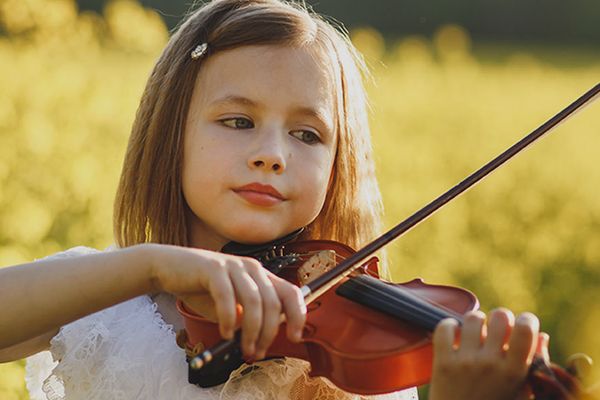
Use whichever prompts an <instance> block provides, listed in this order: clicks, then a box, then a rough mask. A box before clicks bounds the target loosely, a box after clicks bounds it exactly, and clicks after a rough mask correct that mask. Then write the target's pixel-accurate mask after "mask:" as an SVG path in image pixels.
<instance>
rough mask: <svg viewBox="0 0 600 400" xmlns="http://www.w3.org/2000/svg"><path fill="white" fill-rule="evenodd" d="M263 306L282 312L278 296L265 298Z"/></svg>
mask: <svg viewBox="0 0 600 400" xmlns="http://www.w3.org/2000/svg"><path fill="white" fill-rule="evenodd" d="M263 307H264V308H265V309H267V310H270V311H273V312H276V313H281V310H282V306H281V302H280V301H279V300H278V299H277V298H276V297H267V298H265V299H263Z"/></svg>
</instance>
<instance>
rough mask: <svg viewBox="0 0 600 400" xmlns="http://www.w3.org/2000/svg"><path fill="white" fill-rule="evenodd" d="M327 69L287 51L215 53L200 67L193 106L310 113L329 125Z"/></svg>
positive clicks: (307, 54)
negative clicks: (233, 102)
mask: <svg viewBox="0 0 600 400" xmlns="http://www.w3.org/2000/svg"><path fill="white" fill-rule="evenodd" d="M334 86H335V85H334V79H333V76H332V73H331V68H329V67H328V66H327V63H326V62H324V61H323V57H320V56H319V55H318V53H317V52H315V51H312V50H310V49H306V48H298V47H287V46H274V45H266V46H265V45H263V46H244V47H239V48H236V49H232V50H227V51H223V52H218V53H216V54H214V55H211V56H210V57H208V58H207V59H206V61H205V63H204V64H203V65H202V67H201V70H200V72H199V75H198V78H197V80H196V84H195V88H194V99H193V100H192V101H193V102H194V100H197V101H196V104H195V105H196V106H200V107H203V108H204V107H212V106H215V105H218V103H219V102H220V101H221V100H223V99H227V98H230V99H231V98H245V99H249V100H251V103H254V104H255V105H257V104H263V105H268V106H269V107H287V106H294V107H296V108H298V107H301V108H307V109H314V110H315V111H317V112H319V113H321V114H328V117H329V118H328V119H329V120H330V121H333V117H334V104H335V101H334V99H335V87H334Z"/></svg>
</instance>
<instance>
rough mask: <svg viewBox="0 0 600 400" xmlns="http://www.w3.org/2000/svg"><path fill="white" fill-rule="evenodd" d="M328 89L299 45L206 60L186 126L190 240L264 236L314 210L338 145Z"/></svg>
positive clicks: (323, 71) (285, 229) (294, 225)
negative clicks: (297, 46)
mask: <svg viewBox="0 0 600 400" xmlns="http://www.w3.org/2000/svg"><path fill="white" fill-rule="evenodd" d="M333 94H334V84H333V82H331V77H330V73H329V72H328V70H327V68H323V66H322V65H320V64H319V61H318V57H316V56H315V55H314V53H312V52H310V51H309V50H306V49H301V48H293V47H284V46H273V45H263V46H245V47H240V48H237V49H233V50H228V51H224V52H220V53H216V54H215V55H212V56H210V57H209V58H208V59H207V60H206V61H205V63H204V65H203V66H202V68H201V72H200V74H199V76H198V78H197V80H196V83H195V87H194V92H193V95H192V100H191V104H190V110H189V114H188V119H187V124H186V127H185V140H184V156H183V176H182V186H183V194H184V197H185V199H186V201H187V204H188V205H189V208H190V210H191V211H192V212H191V213H190V215H188V219H187V224H188V228H189V234H190V245H192V246H194V247H202V248H207V249H212V250H219V249H220V248H221V247H222V246H223V245H225V244H226V243H227V242H228V241H231V240H234V241H237V242H243V243H261V242H268V241H271V240H273V239H276V238H278V237H281V236H283V235H285V234H287V233H290V232H292V231H294V230H295V229H298V228H300V227H302V226H306V225H308V224H309V223H310V222H311V221H313V220H314V219H315V218H316V217H317V215H318V214H319V212H320V210H321V208H322V206H323V203H324V200H325V195H326V193H327V188H328V183H329V181H330V177H331V173H332V166H333V161H334V157H335V151H336V150H335V149H336V144H337V137H336V129H335V124H334V115H335V114H334V95H333Z"/></svg>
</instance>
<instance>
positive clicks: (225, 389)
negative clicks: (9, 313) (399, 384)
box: [25, 247, 417, 400]
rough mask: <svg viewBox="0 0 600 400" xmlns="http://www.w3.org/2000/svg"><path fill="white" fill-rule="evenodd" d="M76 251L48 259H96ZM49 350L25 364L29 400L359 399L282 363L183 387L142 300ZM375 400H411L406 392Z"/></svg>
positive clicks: (170, 339) (87, 321) (102, 315)
mask: <svg viewBox="0 0 600 400" xmlns="http://www.w3.org/2000/svg"><path fill="white" fill-rule="evenodd" d="M94 252H96V250H93V249H89V248H83V247H77V248H74V249H71V250H69V251H67V252H64V253H59V254H57V255H55V256H52V257H69V256H75V255H82V254H90V253H94ZM50 345H51V347H50V351H43V352H40V353H38V354H35V355H33V356H31V357H29V358H27V365H26V376H25V379H26V383H27V389H28V390H29V393H30V397H31V400H63V399H65V400H79V399H87V400H100V399H106V400H109V399H110V400H125V399H127V400H133V399H140V400H146V399H161V400H163V399H164V400H188V399H223V400H226V399H265V400H267V399H277V400H279V399H281V400H283V399H359V398H361V397H360V396H357V395H351V394H347V393H345V392H343V391H341V390H339V389H336V388H335V387H334V386H333V385H332V384H331V383H329V382H328V381H327V380H326V379H322V378H309V377H308V369H309V366H308V363H306V362H305V361H302V360H297V359H292V358H286V359H280V360H269V361H262V362H258V363H255V364H254V365H255V366H256V365H258V366H260V368H256V369H254V370H253V371H252V372H250V373H248V374H244V373H242V371H243V370H244V368H246V366H242V367H240V368H239V369H238V370H237V371H235V372H234V373H233V374H232V376H231V378H230V379H229V380H228V381H227V382H226V383H224V384H222V385H219V386H215V387H212V388H208V389H203V388H199V387H196V386H194V385H191V384H189V383H188V382H187V364H186V361H185V353H184V351H183V350H182V349H180V348H179V347H178V346H177V344H176V342H175V332H174V330H173V327H172V325H169V324H167V323H165V321H164V319H163V317H162V315H161V314H160V313H159V312H158V311H157V305H156V304H155V303H154V302H153V301H152V300H151V299H150V297H148V296H140V297H137V298H134V299H132V300H129V301H126V302H123V303H121V304H117V305H115V306H113V307H110V308H107V309H105V310H102V311H100V312H97V313H95V314H91V315H89V316H87V317H84V318H81V319H79V320H77V321H74V322H72V323H70V324H68V325H65V326H64V327H62V328H61V330H60V332H59V333H58V334H57V335H56V336H55V337H54V338H53V339H52V340H51V343H50ZM370 398H377V399H398V400H410V399H417V391H416V389H408V390H404V391H402V392H397V393H393V394H388V395H382V396H371V397H370Z"/></svg>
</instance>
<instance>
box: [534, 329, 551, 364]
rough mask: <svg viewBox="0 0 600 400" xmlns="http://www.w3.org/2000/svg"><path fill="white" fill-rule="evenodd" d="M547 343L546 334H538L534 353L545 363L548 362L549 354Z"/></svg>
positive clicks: (548, 337) (548, 339)
mask: <svg viewBox="0 0 600 400" xmlns="http://www.w3.org/2000/svg"><path fill="white" fill-rule="evenodd" d="M549 342H550V336H549V335H548V334H547V333H546V332H540V333H539V334H538V341H537V347H536V349H535V353H536V354H539V355H540V356H541V357H542V358H543V359H544V360H545V361H546V362H550V353H549V352H548V343H549Z"/></svg>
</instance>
